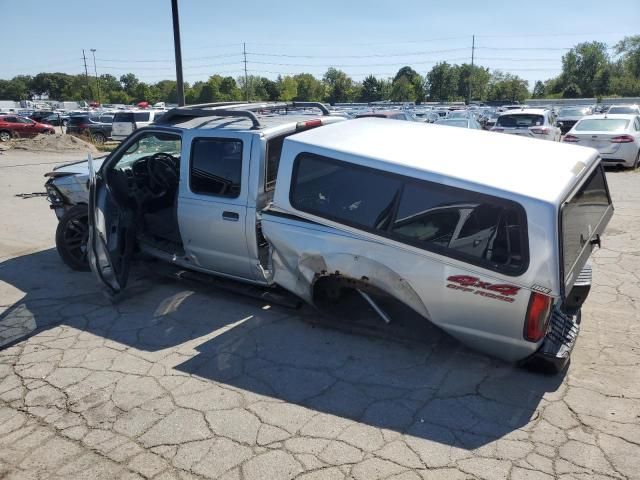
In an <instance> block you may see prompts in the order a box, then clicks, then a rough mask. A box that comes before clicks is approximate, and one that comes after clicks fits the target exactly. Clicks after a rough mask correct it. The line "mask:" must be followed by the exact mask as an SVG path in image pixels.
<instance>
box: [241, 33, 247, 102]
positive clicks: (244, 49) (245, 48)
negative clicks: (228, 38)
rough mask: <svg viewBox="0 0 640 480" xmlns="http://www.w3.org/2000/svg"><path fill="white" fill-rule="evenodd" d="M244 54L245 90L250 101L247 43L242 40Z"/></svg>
mask: <svg viewBox="0 0 640 480" xmlns="http://www.w3.org/2000/svg"><path fill="white" fill-rule="evenodd" d="M242 54H243V55H244V91H245V96H246V98H247V103H249V76H248V75H247V44H246V43H245V42H242Z"/></svg>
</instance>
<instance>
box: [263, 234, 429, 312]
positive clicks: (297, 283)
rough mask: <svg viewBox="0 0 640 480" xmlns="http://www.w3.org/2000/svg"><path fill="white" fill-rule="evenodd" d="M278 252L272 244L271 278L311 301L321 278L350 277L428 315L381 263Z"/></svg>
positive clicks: (406, 285)
mask: <svg viewBox="0 0 640 480" xmlns="http://www.w3.org/2000/svg"><path fill="white" fill-rule="evenodd" d="M292 246H293V245H288V246H287V247H288V248H287V249H286V250H287V251H286V252H282V251H280V250H279V249H278V248H277V247H276V248H274V247H273V245H272V248H273V250H272V262H273V264H272V266H273V268H274V272H273V273H274V281H275V283H277V284H278V285H280V286H281V287H283V288H285V289H287V290H289V291H291V292H293V293H295V294H296V295H298V296H300V297H301V298H303V299H304V300H306V301H307V302H309V303H311V304H313V293H314V286H315V284H316V282H317V281H318V280H320V279H321V278H325V277H339V278H340V279H343V280H344V279H346V280H349V279H350V280H353V281H354V282H355V284H356V285H363V284H366V285H370V286H371V287H373V288H375V289H378V290H381V291H383V292H385V293H387V294H388V295H390V296H392V297H394V298H396V299H397V300H399V301H400V302H402V303H404V304H405V305H407V306H408V307H410V308H412V309H413V310H415V311H416V312H418V313H419V314H420V315H423V316H424V317H426V318H430V315H429V311H428V309H427V307H426V305H425V304H424V303H423V302H422V300H421V299H420V297H419V296H418V294H417V293H416V292H415V290H414V289H413V288H412V287H411V285H410V284H409V283H408V282H407V281H406V280H404V279H403V278H402V277H401V276H400V275H398V274H397V273H396V272H394V271H393V270H392V269H390V268H389V267H387V266H386V265H383V264H382V263H380V262H378V261H376V260H373V259H371V258H367V257H364V256H361V255H354V254H349V253H332V252H328V253H324V254H320V253H309V252H305V251H297V250H296V249H292V248H291V247H292Z"/></svg>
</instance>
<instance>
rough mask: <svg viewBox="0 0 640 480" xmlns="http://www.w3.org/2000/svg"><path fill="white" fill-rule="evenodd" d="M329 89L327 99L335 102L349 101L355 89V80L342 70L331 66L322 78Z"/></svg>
mask: <svg viewBox="0 0 640 480" xmlns="http://www.w3.org/2000/svg"><path fill="white" fill-rule="evenodd" d="M322 81H323V82H324V84H325V86H326V90H327V97H326V99H327V101H328V102H329V103H331V104H333V103H343V102H348V101H349V98H350V96H351V93H352V89H353V80H352V79H351V77H349V76H348V75H347V74H346V73H344V72H343V71H342V70H338V69H336V68H333V67H330V68H329V69H328V70H327V71H326V73H325V74H324V77H323V78H322Z"/></svg>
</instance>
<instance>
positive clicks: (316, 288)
mask: <svg viewBox="0 0 640 480" xmlns="http://www.w3.org/2000/svg"><path fill="white" fill-rule="evenodd" d="M312 288H313V290H312V297H311V298H312V299H313V303H314V304H315V305H317V306H322V305H326V304H327V303H328V304H335V303H336V302H338V301H339V300H340V298H341V297H343V296H344V294H345V293H346V292H347V291H349V290H362V291H363V292H367V293H370V294H374V295H384V296H387V293H386V292H384V291H383V290H381V289H380V288H377V287H375V286H373V285H371V283H370V282H369V278H367V277H362V278H351V277H345V276H343V275H341V274H340V273H339V272H335V273H331V274H328V275H324V276H320V277H319V278H318V279H317V280H316V281H315V282H314V283H313V287H312Z"/></svg>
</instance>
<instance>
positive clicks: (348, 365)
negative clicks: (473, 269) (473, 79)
mask: <svg viewBox="0 0 640 480" xmlns="http://www.w3.org/2000/svg"><path fill="white" fill-rule="evenodd" d="M134 277H135V278H134V281H133V282H132V285H131V288H130V289H129V294H128V297H127V298H125V299H124V300H123V301H122V302H120V303H119V304H117V305H112V304H110V303H109V302H108V301H107V300H106V299H104V298H103V297H102V295H101V294H100V293H99V290H98V289H97V288H96V283H95V282H94V280H93V277H92V275H91V274H89V273H87V274H82V273H76V272H72V271H70V270H68V269H67V268H66V267H65V266H64V265H63V264H62V263H61V262H60V260H59V259H58V257H57V254H56V252H55V250H53V249H51V250H47V251H42V252H38V253H34V254H31V255H25V256H22V257H18V258H14V259H10V260H7V261H5V262H3V263H1V264H0V280H2V281H3V282H6V283H7V284H8V285H1V284H0V293H2V292H5V290H7V291H9V289H10V287H9V286H11V287H13V288H15V289H18V290H21V291H22V292H25V293H24V296H23V298H21V299H20V300H18V301H16V302H15V303H14V304H13V305H11V306H9V307H8V308H7V307H5V308H6V309H5V310H4V311H3V312H2V313H1V314H0V345H2V344H4V345H5V347H6V346H7V345H9V344H13V343H15V342H18V341H21V340H24V339H25V338H28V337H29V336H30V335H33V334H36V333H38V332H40V331H43V330H46V329H48V328H50V327H51V326H53V325H58V324H62V325H68V326H73V327H75V328H77V329H80V330H83V331H86V332H89V333H92V334H94V335H98V336H101V337H103V338H105V339H108V340H111V341H115V342H119V343H121V344H124V345H127V346H129V347H131V348H135V349H139V350H145V351H157V350H162V349H170V348H174V347H179V346H181V345H183V344H184V343H185V342H191V344H193V348H194V349H195V351H196V352H197V353H196V354H195V355H194V356H192V357H191V358H189V359H188V360H186V361H184V362H183V363H181V364H179V365H177V366H176V367H175V368H176V369H178V370H180V371H183V372H186V373H189V374H193V375H197V376H199V377H201V378H204V379H208V380H212V381H215V382H218V383H221V384H224V385H227V386H230V387H233V388H236V389H239V390H243V391H249V392H252V393H254V394H256V395H260V396H264V397H268V398H267V400H268V399H272V400H273V399H275V400H280V401H283V402H287V403H292V404H297V405H300V406H304V407H306V408H308V409H311V410H314V411H317V412H322V413H325V414H329V415H334V416H339V417H344V418H347V419H351V420H354V421H357V422H361V423H363V424H366V425H370V426H373V427H380V428H386V429H390V430H394V431H397V432H401V433H405V434H408V435H410V436H415V437H419V438H423V439H427V440H431V441H433V442H437V443H440V444H444V445H448V446H455V447H459V448H463V449H472V448H477V447H479V446H482V445H485V444H486V443H488V442H491V441H494V440H496V439H498V438H501V437H503V436H505V435H507V434H509V433H511V432H513V431H514V430H517V429H519V428H521V427H523V426H524V425H526V424H527V423H528V422H529V421H530V419H531V418H533V417H534V416H535V411H536V408H537V407H538V405H539V403H540V401H541V398H542V396H543V395H544V394H545V393H547V392H553V391H555V390H557V389H558V387H559V385H560V384H561V383H562V379H563V376H562V375H558V376H545V375H541V374H535V373H531V372H528V371H525V370H521V369H517V368H515V367H513V366H511V365H508V364H505V363H503V362H501V361H498V360H494V359H491V358H489V357H487V356H484V355H481V354H478V353H475V352H473V351H471V350H469V349H467V348H465V347H464V346H462V345H461V344H460V343H458V342H457V341H456V340H454V339H452V338H450V337H448V336H447V335H445V334H443V333H441V332H440V331H439V330H437V329H435V328H433V327H431V326H429V325H428V324H427V326H426V327H425V323H424V321H422V319H420V318H419V317H417V316H416V315H415V314H412V313H411V312H409V311H406V310H402V309H400V310H398V311H394V312H393V313H392V318H394V320H399V322H398V323H399V324H400V325H401V327H402V328H403V329H404V330H405V333H409V337H411V336H412V335H411V332H412V327H411V325H412V322H414V323H413V324H414V325H418V324H419V325H420V328H417V327H416V329H415V332H416V333H415V335H413V338H401V339H400V340H401V341H397V340H390V339H388V338H385V335H379V336H378V337H373V336H371V335H366V336H365V335H362V334H349V333H346V332H345V330H352V328H351V327H352V326H353V325H354V324H359V322H358V321H357V318H358V317H359V316H360V317H362V316H363V315H365V316H367V315H369V316H371V318H372V319H373V321H379V319H377V318H375V317H373V316H372V314H370V313H367V312H364V310H363V309H360V310H358V311H350V312H346V313H345V315H344V317H343V318H344V319H343V320H342V321H340V322H337V323H334V324H333V326H334V327H336V328H325V327H323V326H318V325H317V323H318V322H317V320H318V318H319V316H318V314H317V313H316V312H315V311H313V310H312V309H310V308H303V309H302V310H300V311H293V310H288V309H283V308H279V307H269V306H267V305H264V304H263V303H261V302H259V301H256V300H253V299H249V298H247V299H244V298H242V297H239V296H234V295H229V294H225V293H221V292H219V291H215V290H213V291H212V290H210V289H203V288H198V287H196V288H193V285H188V286H187V288H185V285H184V284H181V283H179V282H176V281H173V280H166V279H162V278H158V277H152V278H148V277H144V276H140V275H138V276H136V274H134ZM14 295H15V291H14ZM363 312H364V313H363ZM412 315H413V317H412ZM354 319H355V320H354ZM301 320H302V321H301ZM415 322H417V323H415ZM321 323H322V322H321ZM423 327H424V328H423ZM389 328H390V330H389V331H391V329H393V328H394V327H393V326H391V327H389ZM355 330H356V331H357V330H358V329H355ZM383 332H384V330H383ZM3 339H4V340H3ZM0 348H3V347H0Z"/></svg>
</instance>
